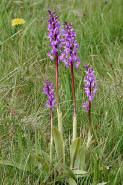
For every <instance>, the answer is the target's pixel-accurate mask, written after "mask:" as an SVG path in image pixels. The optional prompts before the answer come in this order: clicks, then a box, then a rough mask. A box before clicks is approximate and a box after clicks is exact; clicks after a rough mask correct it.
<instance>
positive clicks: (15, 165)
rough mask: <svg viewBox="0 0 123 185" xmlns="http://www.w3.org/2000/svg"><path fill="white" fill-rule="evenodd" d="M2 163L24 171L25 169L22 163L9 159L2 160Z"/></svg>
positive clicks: (0, 161) (0, 162)
mask: <svg viewBox="0 0 123 185" xmlns="http://www.w3.org/2000/svg"><path fill="white" fill-rule="evenodd" d="M0 164H1V165H5V166H11V167H15V168H18V169H19V170H23V171H24V170H25V166H24V165H21V164H18V163H15V162H12V161H9V160H0Z"/></svg>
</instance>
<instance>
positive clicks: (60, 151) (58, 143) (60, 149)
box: [53, 127, 65, 164]
mask: <svg viewBox="0 0 123 185" xmlns="http://www.w3.org/2000/svg"><path fill="white" fill-rule="evenodd" d="M53 139H54V142H55V149H56V153H57V157H58V159H59V160H60V161H61V162H62V163H63V164H64V163H65V152H64V141H63V137H62V135H61V133H60V132H59V130H58V129H57V128H55V127H54V128H53Z"/></svg>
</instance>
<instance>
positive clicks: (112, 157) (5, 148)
mask: <svg viewBox="0 0 123 185" xmlns="http://www.w3.org/2000/svg"><path fill="white" fill-rule="evenodd" d="M122 6H123V2H122V0H115V1H111V0H108V1H103V0H102V1H98V0H93V1H91V0H86V1H84V0H69V1H66V0H64V1H61V0H59V1H56V0H50V1H48V0H45V1H44V0H40V1H39V0H25V1H24V0H21V1H18V0H17V1H13V0H9V1H8V0H2V1H1V2H0V184H2V185H14V184H16V185H20V184H26V185H29V184H35V185H36V184H37V185H38V184H41V185H42V184H58V182H57V174H56V173H54V177H52V178H51V177H50V178H49V177H48V174H47V170H46V169H42V167H41V164H40V162H39V161H40V160H39V159H38V160H37V159H36V158H34V156H32V154H34V153H35V154H37V155H40V156H43V157H44V158H45V159H46V160H47V158H48V156H47V153H48V152H49V146H48V145H49V144H48V143H49V139H50V134H49V133H50V114H49V111H48V110H47V109H46V108H45V104H46V98H45V97H44V95H42V89H43V82H44V80H45V79H46V78H47V77H49V78H50V79H52V80H53V82H54V83H55V65H54V64H53V62H51V61H50V60H49V58H48V57H47V56H46V54H47V52H48V51H49V50H50V47H49V42H48V39H47V22H46V21H47V19H48V18H49V17H48V13H47V9H51V10H56V11H57V15H58V16H59V19H60V21H61V22H64V21H67V22H69V23H73V24H74V29H75V31H76V32H77V37H78V38H77V39H78V42H79V45H80V47H79V58H80V60H81V65H80V68H79V70H78V71H77V70H75V85H76V99H77V122H78V132H79V131H80V127H82V129H83V128H85V130H87V126H88V115H87V113H86V112H85V111H84V109H83V108H82V107H81V104H82V103H83V102H85V100H86V95H85V93H84V90H83V88H84V84H83V78H84V65H85V64H87V63H89V64H90V65H91V66H92V67H93V68H94V70H95V71H96V72H97V73H96V75H97V79H98V88H99V90H98V92H97V95H96V97H95V100H94V104H93V107H92V121H93V144H92V147H91V157H92V158H91V160H90V162H89V164H88V166H89V169H90V174H89V175H88V176H86V177H83V178H80V179H78V182H77V183H78V184H82V185H83V184H84V185H86V184H87V185H90V184H92V183H93V184H94V185H96V184H98V183H101V182H107V184H108V185H122V184H123V183H122V182H123V178H122V177H123V162H122V160H123V135H122V131H123V125H122V122H123V119H122V115H123V103H122V92H123V20H122V17H123V11H122ZM16 17H21V18H24V19H25V21H26V24H25V25H23V26H22V27H21V28H18V29H16V28H14V27H12V26H11V20H12V19H13V18H16ZM59 71H60V75H59V76H60V89H59V94H60V106H61V110H62V112H63V126H64V138H65V143H66V148H65V149H66V152H67V163H68V164H69V157H68V155H69V151H68V146H69V145H70V139H68V138H70V137H71V136H72V122H71V120H72V111H73V107H72V90H71V80H70V73H69V69H65V67H64V65H63V64H62V63H61V64H60V66H59ZM54 124H55V125H56V126H57V115H56V111H54ZM86 132H87V131H86ZM87 163H88V162H87ZM57 165H58V164H57V163H56V166H55V167H54V171H55V168H57ZM59 184H60V182H59ZM61 184H67V182H66V180H65V179H62V180H61Z"/></svg>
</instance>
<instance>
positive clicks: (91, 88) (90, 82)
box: [82, 65, 97, 111]
mask: <svg viewBox="0 0 123 185" xmlns="http://www.w3.org/2000/svg"><path fill="white" fill-rule="evenodd" d="M85 68H86V69H87V70H86V71H85V73H86V77H85V78H84V82H85V92H86V94H87V97H88V98H89V101H88V102H86V103H83V104H82V106H83V107H84V108H85V110H86V111H89V103H92V102H93V98H94V96H95V94H96V91H97V86H96V82H97V81H96V77H95V76H94V72H95V71H93V69H92V68H91V67H89V65H86V66H85Z"/></svg>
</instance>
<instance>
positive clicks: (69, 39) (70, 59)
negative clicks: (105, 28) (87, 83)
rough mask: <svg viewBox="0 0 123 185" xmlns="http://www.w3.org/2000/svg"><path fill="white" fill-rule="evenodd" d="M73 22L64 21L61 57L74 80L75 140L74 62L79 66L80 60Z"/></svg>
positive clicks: (73, 87)
mask: <svg viewBox="0 0 123 185" xmlns="http://www.w3.org/2000/svg"><path fill="white" fill-rule="evenodd" d="M72 26H73V25H72V24H67V23H66V22H65V23H64V27H65V28H64V30H63V35H64V38H63V39H62V45H63V48H64V49H63V52H62V54H61V56H60V59H61V60H62V61H63V62H65V65H66V67H68V66H70V70H71V80H72V94H73V140H75V139H76V136H77V113H76V98H75V84H74V64H75V65H76V68H77V69H78V68H79V64H80V60H79V59H78V53H77V49H78V47H79V45H78V43H77V41H76V40H75V38H76V33H75V32H74V30H73V28H72Z"/></svg>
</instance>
